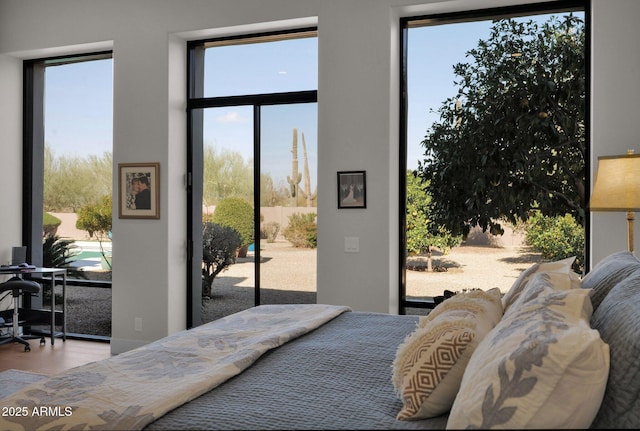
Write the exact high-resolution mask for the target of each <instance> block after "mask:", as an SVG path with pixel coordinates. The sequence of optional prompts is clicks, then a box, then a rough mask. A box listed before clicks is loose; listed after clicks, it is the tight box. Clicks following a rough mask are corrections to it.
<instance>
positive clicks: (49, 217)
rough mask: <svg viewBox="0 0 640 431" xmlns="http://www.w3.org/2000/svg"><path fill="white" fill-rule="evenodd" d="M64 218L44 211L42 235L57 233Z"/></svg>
mask: <svg viewBox="0 0 640 431" xmlns="http://www.w3.org/2000/svg"><path fill="white" fill-rule="evenodd" d="M61 224H62V220H60V219H59V218H58V217H56V216H54V215H53V214H50V213H48V212H44V213H42V235H43V236H47V235H55V234H56V232H57V230H58V227H59V226H60V225H61Z"/></svg>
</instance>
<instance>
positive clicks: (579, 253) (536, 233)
mask: <svg viewBox="0 0 640 431" xmlns="http://www.w3.org/2000/svg"><path fill="white" fill-rule="evenodd" d="M525 241H526V243H527V244H528V245H530V246H531V247H533V249H534V250H536V251H538V252H540V254H541V256H542V258H543V259H545V260H552V261H553V260H560V259H566V258H568V257H571V256H576V260H575V262H574V263H573V270H574V271H575V272H577V273H579V274H581V273H582V272H583V270H584V228H583V227H582V226H581V225H580V224H578V222H576V219H575V218H574V217H573V216H572V215H571V214H565V215H564V216H555V217H549V216H544V215H542V214H540V213H539V212H536V213H534V214H533V215H532V216H531V217H529V219H528V220H527V222H526V224H525Z"/></svg>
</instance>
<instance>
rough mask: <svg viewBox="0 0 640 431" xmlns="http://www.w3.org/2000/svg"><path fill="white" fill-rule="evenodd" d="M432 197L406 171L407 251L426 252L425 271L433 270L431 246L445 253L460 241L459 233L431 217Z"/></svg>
mask: <svg viewBox="0 0 640 431" xmlns="http://www.w3.org/2000/svg"><path fill="white" fill-rule="evenodd" d="M432 206H433V203H432V197H431V196H430V195H429V194H428V193H427V192H426V191H425V188H424V185H423V184H422V182H421V181H420V179H419V178H418V177H417V176H416V175H414V174H413V173H412V172H411V171H408V172H407V252H408V253H409V254H415V255H419V254H426V256H427V271H428V272H431V271H433V266H432V260H431V257H432V252H433V248H434V247H435V248H438V249H440V250H441V251H442V252H443V253H447V252H448V251H449V250H450V249H451V248H452V247H455V246H457V245H459V244H460V243H461V242H462V237H461V236H460V235H452V234H451V232H449V231H448V230H447V229H446V228H445V227H443V226H441V225H437V224H436V223H435V222H434V221H433V220H432V219H431V216H430V214H431V207H432Z"/></svg>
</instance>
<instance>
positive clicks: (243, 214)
mask: <svg viewBox="0 0 640 431" xmlns="http://www.w3.org/2000/svg"><path fill="white" fill-rule="evenodd" d="M211 221H212V222H213V223H216V224H219V225H221V226H229V227H230V228H232V229H235V230H236V231H237V232H238V233H239V234H240V238H241V240H242V244H241V246H243V245H249V244H251V243H252V242H253V241H254V238H255V235H254V226H253V207H252V206H251V204H250V203H249V202H247V201H246V200H244V199H242V198H233V197H232V198H225V199H223V200H221V201H220V203H219V204H218V205H216V210H215V211H214V213H213V217H212V219H211Z"/></svg>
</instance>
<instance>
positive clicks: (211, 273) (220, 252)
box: [202, 222, 242, 298]
mask: <svg viewBox="0 0 640 431" xmlns="http://www.w3.org/2000/svg"><path fill="white" fill-rule="evenodd" d="M241 245H242V239H241V238H240V234H239V233H238V231H237V230H235V229H233V228H230V227H229V226H222V225H219V224H217V223H212V222H205V223H203V225H202V263H203V264H204V267H203V268H202V297H203V298H210V297H211V288H212V287H213V280H214V279H215V278H216V276H217V275H218V274H219V273H220V272H222V271H223V270H225V269H227V268H228V267H229V265H233V264H234V263H236V250H237V249H238V248H239V247H240V246H241Z"/></svg>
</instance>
